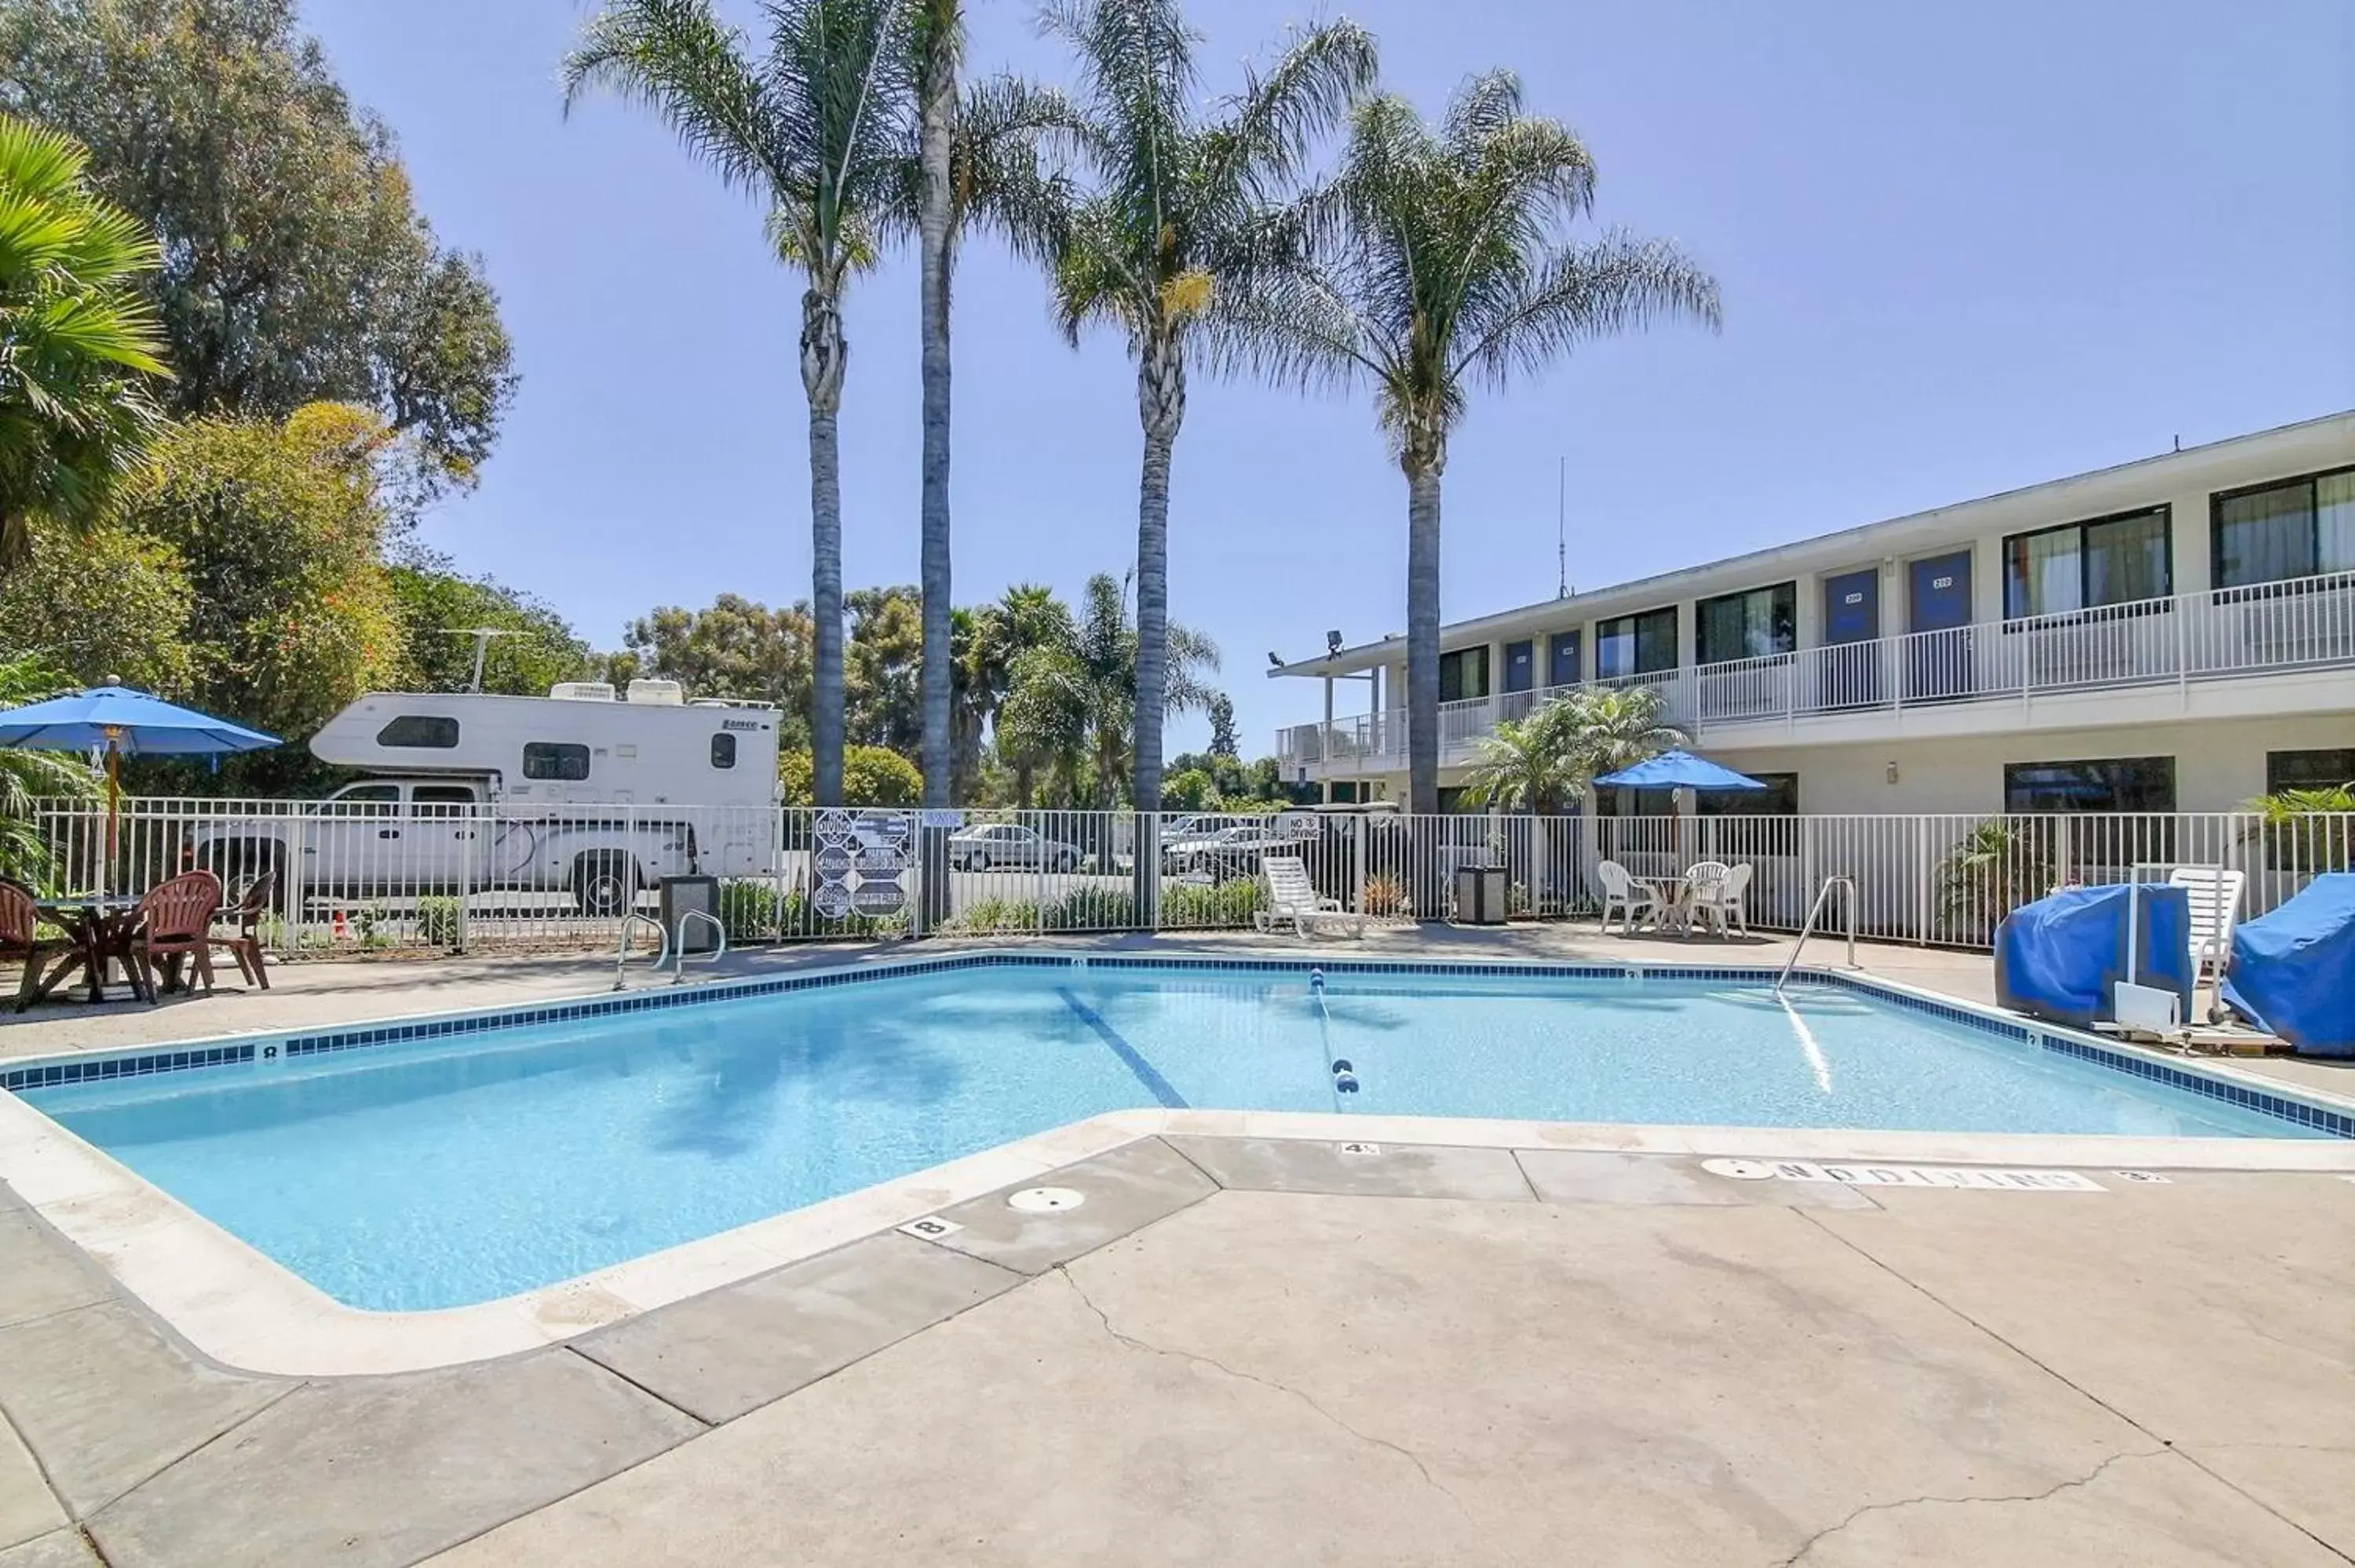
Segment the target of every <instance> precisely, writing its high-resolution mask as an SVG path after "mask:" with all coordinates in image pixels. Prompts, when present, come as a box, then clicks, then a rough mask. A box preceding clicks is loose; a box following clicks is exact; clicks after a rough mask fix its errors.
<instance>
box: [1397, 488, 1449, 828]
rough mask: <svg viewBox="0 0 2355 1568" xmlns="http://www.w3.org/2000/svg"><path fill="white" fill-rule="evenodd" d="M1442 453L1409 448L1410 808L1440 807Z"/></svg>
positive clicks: (1407, 704)
mask: <svg viewBox="0 0 2355 1568" xmlns="http://www.w3.org/2000/svg"><path fill="white" fill-rule="evenodd" d="M1445 461H1446V459H1445V456H1444V449H1443V450H1442V452H1441V453H1440V454H1439V455H1436V456H1433V457H1418V456H1417V455H1416V454H1415V453H1413V452H1410V454H1409V456H1408V458H1407V475H1406V486H1407V490H1406V493H1407V503H1406V769H1407V790H1406V792H1407V809H1408V810H1411V811H1415V812H1419V813H1423V814H1429V813H1431V812H1433V811H1436V810H1439V473H1440V470H1441V468H1442V467H1443V466H1444V463H1445Z"/></svg>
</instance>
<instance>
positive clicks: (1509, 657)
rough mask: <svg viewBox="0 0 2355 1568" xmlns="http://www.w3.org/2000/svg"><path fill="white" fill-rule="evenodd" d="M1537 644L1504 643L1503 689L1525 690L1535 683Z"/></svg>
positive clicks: (1509, 690) (1510, 690) (1512, 690)
mask: <svg viewBox="0 0 2355 1568" xmlns="http://www.w3.org/2000/svg"><path fill="white" fill-rule="evenodd" d="M1537 664H1538V660H1537V644H1536V643H1535V642H1533V641H1530V642H1508V643H1506V644H1505V690H1507V691H1508V692H1526V691H1528V690H1529V688H1530V687H1531V686H1533V685H1535V684H1536V683H1537V673H1538V670H1537Z"/></svg>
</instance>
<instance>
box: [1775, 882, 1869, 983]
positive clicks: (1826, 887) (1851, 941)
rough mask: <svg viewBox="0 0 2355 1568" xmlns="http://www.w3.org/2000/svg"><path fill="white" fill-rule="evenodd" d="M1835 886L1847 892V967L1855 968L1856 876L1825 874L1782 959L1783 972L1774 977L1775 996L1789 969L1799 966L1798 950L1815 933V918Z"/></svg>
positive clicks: (1820, 913)
mask: <svg viewBox="0 0 2355 1568" xmlns="http://www.w3.org/2000/svg"><path fill="white" fill-rule="evenodd" d="M1835 887H1837V888H1840V889H1843V890H1844V891H1845V892H1846V893H1847V894H1848V901H1847V902H1848V967H1849V968H1850V969H1854V968H1856V878H1854V877H1852V876H1827V877H1826V878H1824V881H1823V885H1822V886H1820V887H1818V888H1817V889H1816V898H1815V902H1814V903H1812V904H1810V905H1808V906H1807V918H1806V921H1805V922H1804V923H1803V924H1802V925H1801V926H1800V927H1799V939H1798V940H1797V941H1796V942H1794V943H1792V944H1791V956H1790V957H1789V958H1787V959H1784V960H1783V972H1782V973H1781V974H1779V975H1776V976H1775V977H1774V994H1775V995H1776V996H1780V995H1782V994H1783V987H1784V986H1785V984H1786V983H1788V981H1789V980H1790V979H1791V971H1792V970H1793V969H1796V968H1798V967H1799V950H1800V949H1801V948H1805V947H1806V945H1807V938H1809V937H1811V936H1813V935H1815V931H1816V920H1817V917H1818V916H1821V915H1822V914H1823V912H1824V906H1825V904H1827V903H1828V902H1829V901H1830V899H1831V895H1832V889H1834V888H1835Z"/></svg>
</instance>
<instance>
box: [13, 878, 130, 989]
mask: <svg viewBox="0 0 2355 1568" xmlns="http://www.w3.org/2000/svg"><path fill="white" fill-rule="evenodd" d="M33 907H34V908H36V909H37V910H39V911H40V912H41V917H42V918H43V919H45V920H47V921H48V922H49V923H50V924H51V925H53V926H56V927H59V928H61V929H62V930H63V931H64V932H65V934H66V939H67V941H68V942H69V943H70V944H71V946H69V948H67V949H66V956H65V957H64V958H63V959H59V963H58V967H57V968H56V969H51V970H50V971H49V972H48V975H47V976H45V977H44V978H43V979H42V980H41V983H40V985H39V986H38V988H37V989H36V990H35V991H34V992H33V994H32V995H31V996H29V997H27V998H26V999H25V1000H24V1001H21V1002H19V1003H18V1004H17V1011H18V1012H23V1011H24V1010H25V1009H26V1008H27V1007H30V1006H31V1005H32V1004H33V1003H34V1002H37V1001H40V1000H41V999H42V998H43V997H45V996H47V995H48V994H49V992H51V991H55V990H57V989H58V987H59V986H60V985H63V984H64V983H66V982H67V981H68V980H71V979H72V978H73V977H74V976H75V975H76V974H77V973H82V974H87V975H88V976H89V977H90V1000H91V1001H105V1000H106V966H107V964H108V963H109V962H110V961H111V960H112V959H122V960H123V977H124V979H125V980H128V981H129V983H130V986H131V991H132V994H133V996H136V995H137V994H138V993H139V980H138V977H137V976H135V975H133V973H132V970H131V958H130V946H129V938H130V935H131V929H130V927H131V916H132V915H133V912H134V911H135V910H137V909H138V907H139V900H138V899H137V898H136V897H134V896H133V895H130V894H95V893H93V894H85V895H78V896H71V897H66V898H41V899H36V900H35V901H34V904H33Z"/></svg>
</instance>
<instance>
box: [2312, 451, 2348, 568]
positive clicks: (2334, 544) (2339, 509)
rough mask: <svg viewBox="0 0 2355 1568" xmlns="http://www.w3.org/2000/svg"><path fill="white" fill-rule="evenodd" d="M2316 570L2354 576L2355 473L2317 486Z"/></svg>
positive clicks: (2332, 477) (2323, 480) (2325, 477)
mask: <svg viewBox="0 0 2355 1568" xmlns="http://www.w3.org/2000/svg"><path fill="white" fill-rule="evenodd" d="M2314 553H2315V563H2314V567H2315V570H2317V571H2320V572H2355V469H2349V470H2347V471H2345V472H2343V473H2326V474H2324V475H2323V476H2322V477H2321V478H2320V479H2318V480H2316V481H2315V482H2314Z"/></svg>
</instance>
